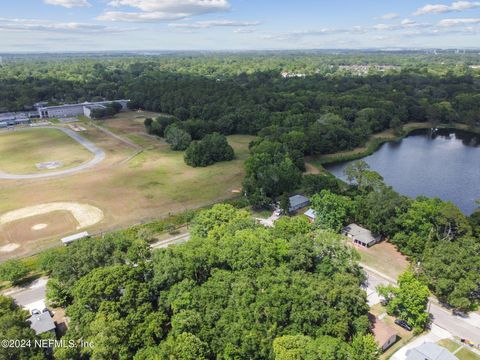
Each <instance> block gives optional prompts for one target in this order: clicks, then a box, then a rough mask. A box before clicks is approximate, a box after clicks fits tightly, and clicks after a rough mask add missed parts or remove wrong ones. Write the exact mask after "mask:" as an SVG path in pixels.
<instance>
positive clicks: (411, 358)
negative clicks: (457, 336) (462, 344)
mask: <svg viewBox="0 0 480 360" xmlns="http://www.w3.org/2000/svg"><path fill="white" fill-rule="evenodd" d="M407 360H458V358H457V357H456V356H455V355H453V354H452V353H451V352H450V351H448V350H447V349H445V348H443V347H441V346H439V345H437V344H434V343H431V342H426V343H424V344H422V345H420V346H418V347H416V348H413V349H410V350H408V351H407Z"/></svg>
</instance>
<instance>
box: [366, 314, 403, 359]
mask: <svg viewBox="0 0 480 360" xmlns="http://www.w3.org/2000/svg"><path fill="white" fill-rule="evenodd" d="M368 318H369V320H370V323H371V324H372V332H373V336H375V341H376V342H377V344H378V346H379V347H380V348H381V349H382V351H386V350H387V349H388V348H389V347H390V346H392V345H393V344H395V343H396V342H397V332H396V331H395V330H394V329H392V328H391V327H390V326H388V325H387V324H385V323H384V322H383V321H382V320H380V319H379V318H378V317H376V316H375V315H373V314H371V313H369V314H368Z"/></svg>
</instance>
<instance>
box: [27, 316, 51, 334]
mask: <svg viewBox="0 0 480 360" xmlns="http://www.w3.org/2000/svg"><path fill="white" fill-rule="evenodd" d="M28 321H30V323H31V325H30V327H31V328H32V329H33V330H35V333H36V334H37V335H39V334H42V333H44V332H47V331H52V330H55V323H54V322H53V320H52V317H51V316H50V313H49V312H48V311H45V312H42V313H41V314H39V315H32V316H31V317H29V318H28Z"/></svg>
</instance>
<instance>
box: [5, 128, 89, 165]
mask: <svg viewBox="0 0 480 360" xmlns="http://www.w3.org/2000/svg"><path fill="white" fill-rule="evenodd" d="M92 157H93V154H92V153H90V152H89V151H88V150H87V149H85V148H84V147H83V146H82V145H81V144H79V143H78V142H77V141H75V140H74V139H72V138H70V137H69V136H68V135H66V134H65V133H63V132H62V131H61V130H57V129H42V128H40V129H22V130H16V131H8V132H7V131H2V132H0V171H3V172H6V173H11V174H34V173H38V172H46V171H47V172H48V171H49V170H39V169H38V168H37V166H36V164H38V163H44V162H49V161H59V162H61V163H62V166H61V167H60V168H61V169H66V168H70V167H73V166H78V165H80V164H82V163H84V162H85V161H88V160H89V159H91V158H92Z"/></svg>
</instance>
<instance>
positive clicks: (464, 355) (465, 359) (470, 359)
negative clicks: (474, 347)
mask: <svg viewBox="0 0 480 360" xmlns="http://www.w3.org/2000/svg"><path fill="white" fill-rule="evenodd" d="M455 356H456V357H458V358H459V359H460V360H480V356H479V355H477V354H475V353H474V352H473V351H471V350H470V349H469V348H467V347H464V348H463V349H461V350H459V351H458V352H457V353H455Z"/></svg>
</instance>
